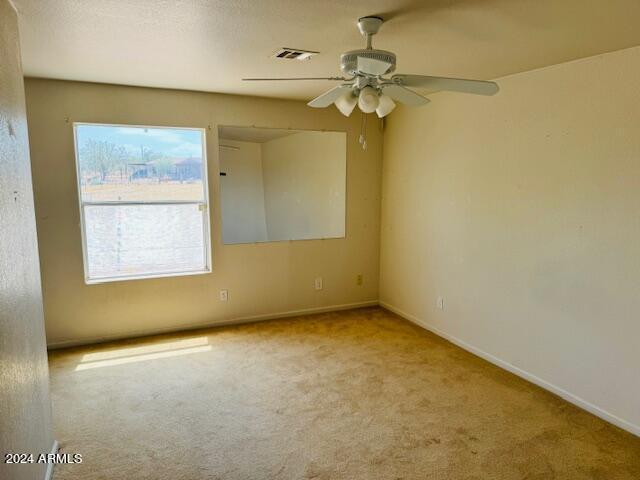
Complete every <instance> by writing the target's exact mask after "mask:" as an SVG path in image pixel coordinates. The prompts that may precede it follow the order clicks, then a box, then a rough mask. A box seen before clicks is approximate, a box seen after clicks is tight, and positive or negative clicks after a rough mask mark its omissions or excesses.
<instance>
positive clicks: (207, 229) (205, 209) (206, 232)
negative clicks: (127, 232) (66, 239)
mask: <svg viewBox="0 0 640 480" xmlns="http://www.w3.org/2000/svg"><path fill="white" fill-rule="evenodd" d="M83 125H88V126H97V127H124V128H153V129H166V130H194V131H199V132H200V135H201V138H202V182H203V183H202V189H203V195H204V198H203V200H202V201H190V200H185V201H182V200H178V201H173V200H163V201H155V202H146V201H117V200H116V201H102V202H88V201H83V199H82V185H81V179H82V176H81V174H80V152H79V148H78V134H77V127H80V126H83ZM73 146H74V150H75V159H76V183H77V190H78V204H79V208H80V232H81V235H82V262H83V266H84V282H85V283H86V284H87V285H91V284H98V283H108V282H121V281H126V280H142V279H147V278H164V277H181V276H187V275H203V274H207V273H211V271H212V266H211V263H212V261H211V260H212V254H211V225H210V218H209V217H210V215H209V175H208V173H207V163H208V161H207V130H206V129H205V128H198V127H173V126H155V125H130V124H120V123H92V122H73ZM109 205H198V208H199V209H200V211H201V212H202V231H203V242H204V255H205V267H204V268H203V269H198V270H186V271H177V272H155V273H149V274H137V275H115V276H111V277H99V278H91V277H90V276H89V258H88V249H87V235H86V228H85V220H84V209H85V207H86V206H109Z"/></svg>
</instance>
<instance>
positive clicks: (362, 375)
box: [50, 308, 640, 480]
mask: <svg viewBox="0 0 640 480" xmlns="http://www.w3.org/2000/svg"><path fill="white" fill-rule="evenodd" d="M50 363H51V377H52V389H53V401H54V418H55V421H56V429H57V437H58V439H59V440H60V441H61V445H62V451H63V452H69V453H76V452H79V453H82V454H83V457H84V461H83V463H82V464H79V465H58V466H57V467H56V474H55V480H67V479H82V480H93V479H109V480H119V479H127V480H130V479H153V480H182V479H188V480H196V479H230V480H250V479H256V480H258V479H260V480H262V479H291V480H293V479H296V480H297V479H316V480H328V479H340V480H343V479H344V480H346V479H362V480H364V479H367V480H372V479H421V480H422V479H427V478H428V479H483V480H485V479H492V480H493V479H518V480H521V479H529V480H531V479H545V480H547V479H554V478H555V479H603V480H604V479H606V480H615V479H636V480H637V479H639V478H640V438H637V437H634V436H633V435H631V434H629V433H626V432H624V431H622V430H620V429H618V428H616V427H613V426H611V425H609V424H607V423H605V422H603V421H602V420H600V419H598V418H596V417H594V416H592V415H590V414H588V413H586V412H584V411H582V410H579V409H578V408H576V407H574V406H572V405H570V404H568V403H566V402H565V401H563V400H561V399H559V398H557V397H555V396H553V395H551V394H549V393H547V392H545V391H543V390H541V389H539V388H537V387H535V386H533V385H531V384H529V383H527V382H525V381H523V380H521V379H519V378H518V377H515V376H514V375H512V374H510V373H508V372H505V371H503V370H501V369H499V368H497V367H494V366H492V365H491V364H489V363H487V362H485V361H484V360H481V359H479V358H477V357H474V356H473V355H471V354H468V353H466V352H465V351H463V350H461V349H459V348H457V347H455V346H453V345H451V344H449V343H447V342H446V341H444V340H441V339H440V338H438V337H436V336H435V335H433V334H430V333H428V332H426V331H424V330H422V329H420V328H418V327H416V326H413V325H412V324H410V323H408V322H406V321H404V320H402V319H400V318H398V317H397V316H395V315H393V314H391V313H389V312H386V311H384V310H382V309H378V308H371V309H362V310H353V311H348V312H340V313H331V314H322V315H316V316H311V317H306V318H299V319H288V320H278V321H270V322H263V323H257V324H252V325H244V326H237V327H225V328H215V329H208V330H200V331H192V332H185V333H182V334H175V335H162V336H157V337H149V338H145V339H139V340H131V341H126V342H117V343H111V344H105V345H99V346H94V347H86V348H76V349H68V350H64V351H55V352H52V353H51V359H50Z"/></svg>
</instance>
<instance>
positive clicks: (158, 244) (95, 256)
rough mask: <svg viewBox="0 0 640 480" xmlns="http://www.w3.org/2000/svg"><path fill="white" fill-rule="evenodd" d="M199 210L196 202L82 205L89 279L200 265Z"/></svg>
mask: <svg viewBox="0 0 640 480" xmlns="http://www.w3.org/2000/svg"><path fill="white" fill-rule="evenodd" d="M205 215H206V211H205V210H204V209H203V208H202V207H201V206H200V205H197V204H182V205H106V206H105V205H87V206H85V207H84V224H85V234H86V242H87V248H86V254H87V261H88V271H89V278H91V279H99V278H107V277H120V276H136V275H152V274H160V273H175V272H190V271H202V270H204V269H205V268H206V267H207V262H206V248H205V242H204V238H205V232H204V225H205V223H204V218H205Z"/></svg>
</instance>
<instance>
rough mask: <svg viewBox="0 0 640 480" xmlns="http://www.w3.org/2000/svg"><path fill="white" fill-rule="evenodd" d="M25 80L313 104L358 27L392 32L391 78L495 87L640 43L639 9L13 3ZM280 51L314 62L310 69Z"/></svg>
mask: <svg viewBox="0 0 640 480" xmlns="http://www.w3.org/2000/svg"><path fill="white" fill-rule="evenodd" d="M14 2H15V4H16V6H17V8H18V12H19V15H20V30H21V41H22V51H23V64H24V71H25V74H26V75H27V76H35V77H48V78H58V79H69V80H85V81H93V82H107V83H116V84H127V85H141V86H151V87H168V88H178V89H190V90H203V91H216V92H226V93H235V94H245V95H261V96H269V97H280V98H294V99H306V100H308V99H311V98H313V97H314V96H315V95H317V94H319V93H321V92H322V91H324V90H326V89H328V88H329V87H330V86H332V85H331V82H315V81H311V82H279V83H275V82H274V83H243V82H241V81H240V79H241V78H243V77H256V76H257V77H265V76H267V77H268V76H275V77H281V76H335V75H340V70H339V55H340V53H342V52H344V51H346V50H351V49H356V48H362V46H363V38H362V37H361V36H360V34H359V33H358V31H357V29H356V25H355V22H356V20H357V18H358V17H360V16H364V15H372V14H379V15H381V16H383V17H384V18H385V19H387V20H388V21H387V22H386V23H385V24H384V25H383V26H382V29H381V31H380V33H379V34H378V35H377V36H376V38H375V39H374V46H375V47H377V48H381V49H386V50H391V51H393V52H395V53H396V54H397V55H398V72H400V73H419V74H430V75H443V76H456V77H467V78H478V79H492V78H497V77H501V76H504V75H507V74H511V73H516V72H521V71H526V70H531V69H534V68H538V67H542V66H547V65H552V64H556V63H561V62H564V61H567V60H572V59H576V58H582V57H586V56H591V55H595V54H598V53H604V52H608V51H613V50H618V49H621V48H626V47H631V46H635V45H639V44H640V28H638V25H640V1H639V0H432V1H429V0H421V1H416V0H397V1H392V0H14ZM279 47H293V48H302V49H308V50H317V51H320V52H321V53H320V55H318V56H317V57H315V58H313V59H312V60H309V61H306V62H299V61H295V60H274V59H271V58H269V55H271V54H272V53H273V52H274V51H275V50H276V49H277V48H279Z"/></svg>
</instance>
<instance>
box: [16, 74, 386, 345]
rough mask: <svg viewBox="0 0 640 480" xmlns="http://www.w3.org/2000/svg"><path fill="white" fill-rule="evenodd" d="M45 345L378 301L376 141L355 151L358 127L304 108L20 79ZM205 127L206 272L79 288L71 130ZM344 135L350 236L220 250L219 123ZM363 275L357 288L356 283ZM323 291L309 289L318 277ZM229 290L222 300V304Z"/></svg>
mask: <svg viewBox="0 0 640 480" xmlns="http://www.w3.org/2000/svg"><path fill="white" fill-rule="evenodd" d="M26 92H27V112H28V120H29V127H30V132H29V134H30V140H31V152H32V164H33V176H34V185H35V199H36V214H37V222H38V236H39V238H40V251H41V267H42V278H43V294H44V311H45V321H46V328H47V338H48V341H49V343H50V344H60V343H64V342H84V341H90V340H95V339H99V338H105V337H114V336H129V335H133V334H139V333H145V332H155V331H160V330H163V329H180V328H184V327H189V326H194V325H198V324H212V323H218V322H219V323H223V322H227V321H230V320H234V319H239V318H246V317H251V316H262V315H276V314H280V313H283V312H290V311H296V310H306V309H321V308H330V307H333V306H338V305H349V304H360V303H361V302H371V301H373V302H375V301H376V300H377V298H378V258H379V222H380V181H381V179H380V173H381V153H382V150H381V144H382V141H381V132H379V131H378V130H377V129H376V127H375V126H373V125H372V126H370V128H369V139H368V144H369V147H368V149H367V150H366V151H363V150H362V149H361V148H359V145H358V142H357V138H358V133H359V132H358V130H359V127H360V122H359V117H358V116H353V117H352V118H345V117H343V116H342V115H340V113H339V112H338V111H337V110H336V109H335V108H330V109H324V110H315V109H310V108H309V107H307V106H306V105H305V103H304V102H298V101H284V100H270V99H261V98H251V97H240V96H232V95H220V94H209V93H198V92H185V91H172V90H160V89H150V88H136V87H122V86H112V85H100V84H87V83H78V82H63V81H53V80H37V79H27V80H26ZM76 121H78V122H103V123H123V124H138V125H174V126H189V127H209V126H210V127H211V129H210V130H207V132H208V133H207V153H208V161H209V172H208V173H209V193H210V201H211V209H210V212H211V224H212V241H213V273H211V274H208V275H194V276H187V277H173V278H162V279H148V280H135V281H125V282H113V283H104V284H97V285H85V284H84V280H83V269H82V249H81V240H80V229H79V225H78V223H79V218H78V216H79V215H78V202H77V200H78V199H77V192H76V175H75V167H74V152H73V132H72V123H73V122H76ZM218 124H222V125H247V126H251V125H256V126H264V127H276V128H292V129H305V130H323V129H326V130H329V129H331V130H342V131H346V132H347V137H348V140H347V176H348V177H347V178H348V179H347V195H348V196H347V238H345V239H333V240H311V241H299V242H278V243H263V244H248V245H222V242H221V230H220V208H219V201H218V198H219V197H218V193H219V178H220V177H219V175H218V173H219V169H218V145H217V138H216V137H217V125H218ZM359 273H362V274H364V280H365V281H364V285H362V286H358V285H356V275H357V274H359ZM317 276H322V277H323V278H324V289H323V290H321V291H316V290H314V281H313V280H314V278H315V277H317ZM222 288H226V289H229V301H228V302H226V303H223V302H220V301H219V300H218V291H219V289H222Z"/></svg>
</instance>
